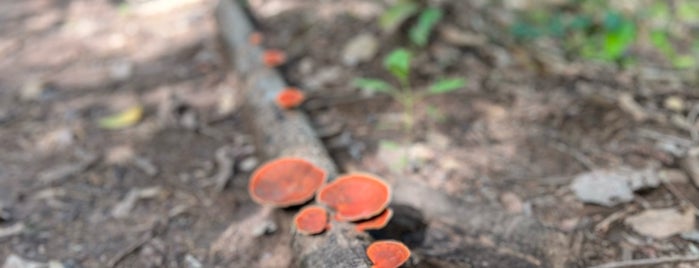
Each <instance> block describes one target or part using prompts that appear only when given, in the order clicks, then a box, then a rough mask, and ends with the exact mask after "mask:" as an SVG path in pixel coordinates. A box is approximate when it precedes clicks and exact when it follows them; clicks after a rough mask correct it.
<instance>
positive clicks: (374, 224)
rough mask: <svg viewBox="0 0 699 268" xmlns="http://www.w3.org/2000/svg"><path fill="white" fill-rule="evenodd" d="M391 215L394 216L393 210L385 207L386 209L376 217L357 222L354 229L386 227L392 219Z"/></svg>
mask: <svg viewBox="0 0 699 268" xmlns="http://www.w3.org/2000/svg"><path fill="white" fill-rule="evenodd" d="M391 217H393V210H392V209H390V208H387V209H384V211H383V212H381V214H379V215H378V216H376V217H373V218H371V219H368V220H365V221H360V222H357V225H355V226H354V229H355V230H357V232H364V231H367V230H379V229H381V228H383V227H385V226H386V224H388V222H389V221H390V220H391Z"/></svg>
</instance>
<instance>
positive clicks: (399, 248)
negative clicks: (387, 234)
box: [366, 240, 410, 268]
mask: <svg viewBox="0 0 699 268" xmlns="http://www.w3.org/2000/svg"><path fill="white" fill-rule="evenodd" d="M366 255H367V257H369V260H371V263H373V264H374V265H373V266H371V267H372V268H397V267H398V266H401V264H403V263H405V262H406V261H408V259H409V258H410V249H408V247H406V246H405V245H403V243H401V242H398V241H392V240H384V241H376V242H374V243H371V245H369V247H368V248H367V249H366Z"/></svg>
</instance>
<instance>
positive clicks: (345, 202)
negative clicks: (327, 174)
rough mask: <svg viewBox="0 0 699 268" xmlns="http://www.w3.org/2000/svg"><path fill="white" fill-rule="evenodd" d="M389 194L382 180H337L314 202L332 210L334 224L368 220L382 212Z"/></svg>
mask: <svg viewBox="0 0 699 268" xmlns="http://www.w3.org/2000/svg"><path fill="white" fill-rule="evenodd" d="M390 199H391V190H390V188H389V187H388V184H386V183H385V182H384V181H383V180H381V179H378V178H376V177H373V176H371V175H368V174H348V175H344V176H341V177H338V178H337V179H336V180H335V181H333V182H332V183H330V184H327V185H325V186H324V187H323V188H322V189H321V190H320V192H318V197H317V200H318V202H320V203H323V204H325V205H327V206H328V207H331V208H333V209H334V210H335V212H336V213H335V219H337V220H338V221H358V220H366V219H370V218H372V217H374V216H376V215H378V214H379V213H381V212H383V211H384V209H385V208H386V206H388V203H389V201H390Z"/></svg>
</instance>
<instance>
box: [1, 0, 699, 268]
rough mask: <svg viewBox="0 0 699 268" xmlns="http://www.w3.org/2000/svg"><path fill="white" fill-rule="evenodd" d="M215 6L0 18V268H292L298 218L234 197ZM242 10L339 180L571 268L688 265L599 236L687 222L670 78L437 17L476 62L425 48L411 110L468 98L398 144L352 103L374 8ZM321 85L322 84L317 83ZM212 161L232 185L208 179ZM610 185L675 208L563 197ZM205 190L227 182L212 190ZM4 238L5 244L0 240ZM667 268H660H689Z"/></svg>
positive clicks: (247, 146) (245, 157)
mask: <svg viewBox="0 0 699 268" xmlns="http://www.w3.org/2000/svg"><path fill="white" fill-rule="evenodd" d="M215 2H216V1H209V0H174V1H166V0H152V1H107V0H100V1H94V0H82V1H81V0H73V1H69V0H60V1H48V0H26V1H3V2H0V151H2V152H3V153H0V260H6V259H9V257H10V256H11V255H14V256H20V257H21V258H22V259H26V260H31V261H36V262H49V261H54V262H58V263H61V264H62V265H63V267H109V266H114V267H288V266H289V263H290V260H291V256H290V254H291V253H290V251H289V247H288V245H289V240H290V235H289V233H288V231H287V230H288V229H289V228H290V226H289V223H288V222H289V219H290V218H291V217H292V215H293V213H294V211H293V210H285V211H282V213H280V214H278V215H277V216H276V218H273V219H272V220H273V221H272V222H270V221H269V219H268V218H266V216H265V215H264V211H263V212H260V211H259V210H256V208H257V205H255V204H254V203H253V202H252V201H251V200H250V198H249V197H248V195H247V192H246V184H247V182H246V180H247V177H248V175H249V172H250V170H251V167H249V166H247V165H252V166H254V164H255V161H256V160H257V159H256V158H255V148H254V147H253V145H252V137H250V135H249V134H248V133H247V130H246V128H245V125H246V124H245V122H243V118H242V117H241V116H240V115H239V114H238V103H237V100H238V99H239V98H238V96H237V95H236V92H238V90H237V89H238V87H239V85H238V84H237V83H236V78H235V75H234V73H233V71H231V70H230V68H229V67H228V66H227V65H226V62H225V60H224V59H225V56H224V55H223V54H222V53H221V49H220V45H219V42H218V36H217V29H216V25H215V18H214V15H213V10H214V7H215V4H216V3H215ZM248 2H249V3H250V7H251V10H252V13H253V14H254V15H255V17H256V18H257V20H258V21H257V22H258V24H259V25H258V26H259V28H260V31H261V32H262V33H263V35H264V45H265V46H266V47H271V48H279V49H283V50H285V51H286V52H287V53H288V54H289V56H290V57H289V58H290V61H289V62H288V63H287V64H286V65H285V66H283V67H282V68H281V70H282V71H283V74H284V75H285V76H286V78H287V80H288V82H289V83H290V84H292V85H296V86H299V87H300V88H302V89H304V90H307V92H308V93H309V95H310V96H311V97H312V98H317V99H319V100H320V101H319V103H320V104H322V106H324V108H322V109H321V108H318V107H311V106H310V105H307V107H306V110H307V112H309V114H311V115H312V119H313V120H314V122H316V123H317V127H318V130H319V132H324V131H326V130H328V129H330V130H329V131H328V133H326V134H327V135H324V137H325V139H324V141H325V142H326V145H327V147H328V148H329V150H330V151H331V153H332V155H333V157H334V158H335V160H336V161H337V162H338V163H339V165H340V167H341V169H342V170H343V171H357V170H360V171H363V172H370V173H374V174H377V175H379V176H382V177H383V178H385V179H386V180H388V181H389V182H395V181H398V180H404V179H413V180H421V181H423V182H425V183H426V184H427V185H429V186H430V187H433V188H434V189H437V190H439V191H442V192H445V193H448V194H450V195H451V196H454V197H457V198H460V199H463V200H466V201H468V203H469V204H474V205H478V204H483V205H493V204H496V205H498V206H500V207H501V208H502V209H503V210H507V211H511V212H512V213H523V214H528V215H532V216H533V217H535V218H537V219H538V220H539V221H541V222H542V223H544V224H545V225H546V226H548V227H550V228H554V229H557V230H561V231H563V232H564V233H565V234H566V236H568V237H569V239H570V247H571V249H573V253H574V254H575V255H576V256H580V259H579V261H578V262H577V263H574V264H571V266H573V267H577V266H579V267H586V266H591V265H598V264H602V263H607V262H611V261H618V260H627V259H632V258H633V259H637V258H655V257H662V256H674V255H685V254H689V253H692V252H695V251H696V250H697V248H696V245H695V244H693V243H692V242H690V241H687V240H683V239H681V238H679V237H676V236H675V237H672V238H669V239H661V240H653V239H649V238H647V237H644V236H643V235H640V234H638V233H635V232H634V231H633V230H631V229H630V228H628V227H627V226H624V224H623V223H622V220H615V221H612V223H611V225H610V226H609V229H608V230H606V231H602V232H600V231H599V225H600V223H601V222H603V221H604V220H605V219H608V218H609V217H610V216H614V215H618V214H619V213H622V212H624V211H629V212H628V213H627V214H630V213H635V212H639V211H641V210H642V209H646V208H666V207H677V208H679V207H681V205H682V204H683V203H685V202H689V203H690V204H694V205H695V206H696V204H698V202H699V191H697V189H696V188H695V187H694V186H692V185H691V184H690V183H689V179H688V178H687V176H686V174H684V173H685V171H684V170H681V168H682V166H681V165H680V164H679V162H680V159H679V158H678V157H677V156H675V155H673V154H672V153H671V152H669V151H668V150H665V149H663V147H661V146H659V144H661V145H662V144H663V143H664V142H667V139H669V138H668V137H678V138H679V139H681V140H689V141H690V142H691V143H692V144H694V143H696V141H695V140H693V139H692V137H691V135H690V134H691V133H690V132H688V131H687V130H684V129H679V128H678V127H677V126H675V125H673V124H672V123H671V120H669V119H668V118H671V117H672V115H673V112H672V111H669V110H668V109H665V108H664V107H663V105H662V103H663V101H664V100H665V98H666V97H668V96H680V97H682V98H684V99H686V101H687V102H688V104H690V105H688V106H690V107H691V106H692V105H693V104H694V103H696V94H693V93H692V92H691V91H690V87H689V85H687V84H684V83H682V82H677V81H681V80H678V78H677V77H676V76H674V75H672V74H671V75H668V76H662V77H660V79H658V78H657V76H656V78H655V79H645V78H644V76H643V75H641V74H639V73H634V72H629V71H620V70H616V69H613V68H612V69H611V71H610V69H609V68H608V67H604V66H603V67H600V66H598V65H595V64H591V63H580V62H573V63H569V64H567V65H564V66H563V67H561V66H560V65H557V64H558V63H559V62H562V61H563V60H554V61H553V62H551V61H549V60H548V59H542V58H540V57H539V56H540V55H539V54H540V53H537V52H536V50H535V49H533V48H532V47H529V46H527V45H524V44H515V43H511V42H510V41H509V40H507V38H504V37H501V36H497V35H495V34H493V35H490V34H492V33H491V32H483V31H484V28H483V27H484V26H482V24H483V22H482V21H481V22H480V23H479V22H477V20H478V19H474V20H468V19H465V18H466V17H470V18H481V19H482V17H484V16H485V17H487V15H488V14H490V13H488V12H502V11H500V10H492V9H489V8H490V7H483V6H477V5H475V4H472V3H469V2H467V1H452V2H453V3H450V4H449V5H448V12H447V15H446V17H445V18H444V20H443V23H442V24H443V25H452V26H456V27H459V28H462V29H469V31H471V32H474V33H477V34H481V35H484V36H487V37H488V38H487V40H489V41H490V42H489V43H486V44H483V45H469V46H457V45H455V44H453V43H450V42H449V41H448V40H445V38H444V36H443V35H438V34H436V35H435V36H433V39H432V40H431V42H430V44H429V46H428V47H427V48H424V49H421V50H419V53H418V54H417V55H416V60H415V64H414V67H415V69H414V75H413V76H412V81H411V82H412V84H413V85H415V86H416V88H418V90H420V88H424V87H425V86H426V85H427V84H428V83H429V82H431V81H433V80H434V79H435V78H437V77H453V76H458V77H462V78H466V79H468V81H469V83H468V85H467V87H466V88H465V89H464V90H461V91H458V92H455V93H450V94H448V95H440V96H431V97H428V98H426V99H425V100H423V101H421V102H419V103H418V106H417V109H416V115H415V118H416V125H415V127H414V132H413V133H407V132H406V131H404V129H403V126H402V124H401V121H400V118H401V115H402V110H401V107H400V106H399V105H398V104H397V103H396V102H394V101H392V100H391V99H390V98H387V97H385V96H381V95H376V94H367V93H366V92H362V91H359V90H358V89H356V88H355V87H354V86H352V80H353V79H354V78H357V77H378V78H384V79H387V80H389V79H390V77H389V75H388V73H386V72H385V71H384V70H383V69H382V66H381V60H379V59H380V58H381V55H385V54H386V53H387V52H388V51H390V50H391V49H392V48H394V47H397V46H400V45H401V44H405V43H407V40H406V38H405V37H404V36H405V34H404V31H402V30H405V29H402V30H401V31H399V32H396V33H392V34H386V33H382V32H381V30H379V29H378V28H377V26H376V23H375V17H376V16H377V14H378V13H379V12H380V10H381V9H382V7H383V5H382V3H378V1H349V0H344V1H320V0H306V1H282V0H255V1H248ZM474 2H478V1H474ZM483 10H485V12H483V13H482V15H474V14H480V12H481V11H483ZM457 14H460V15H457ZM486 24H488V23H486ZM493 25H497V24H493ZM493 27H496V26H493ZM359 33H373V34H374V35H375V36H377V37H378V38H379V40H380V42H379V43H380V48H379V51H378V52H377V55H379V56H377V57H376V59H375V60H371V61H368V62H365V63H360V64H359V65H357V66H347V65H344V64H343V63H342V61H341V60H340V59H341V53H342V48H343V47H344V46H345V44H346V43H347V42H348V41H349V40H350V39H351V38H353V37H354V36H356V35H357V34H359ZM444 55H447V56H444ZM450 59H455V60H450ZM658 69H660V68H658ZM324 70H335V71H333V72H331V74H328V73H327V72H326V74H324V76H325V77H322V76H323V75H320V74H321V73H322V71H324ZM661 74H664V72H661ZM328 76H330V78H328ZM668 81H670V82H668ZM678 83H679V84H678ZM626 93H627V94H630V95H631V96H633V97H634V100H636V101H638V102H639V103H641V105H642V106H643V107H645V108H646V109H647V110H646V113H648V114H650V115H649V117H651V118H665V119H666V120H665V121H663V120H661V119H657V120H656V119H648V120H636V119H634V117H633V115H632V113H631V112H629V110H628V109H627V108H624V107H621V105H619V104H618V99H617V96H619V95H622V94H626ZM309 104H310V102H309ZM134 105H140V106H142V107H144V109H145V115H144V116H143V118H142V119H141V120H140V121H139V122H138V123H136V124H135V125H133V126H129V127H126V128H124V129H120V130H109V129H104V128H101V127H100V126H99V124H98V123H97V122H98V121H99V119H100V118H102V117H104V116H107V115H110V114H113V113H118V112H119V111H123V110H125V109H127V108H129V107H133V106H134ZM687 112H688V111H684V112H682V115H686V114H687ZM328 122H334V123H337V122H339V123H340V124H341V127H340V128H332V126H331V125H329V124H328ZM644 133H645V134H644ZM648 133H651V134H652V135H651V134H648ZM217 155H220V156H218V157H217ZM405 155H408V157H407V158H406V157H404V156H405ZM221 159H223V161H224V162H225V161H230V162H232V163H234V166H235V168H234V169H233V170H228V171H220V170H219V169H220V167H221V166H225V163H223V162H222V160H221ZM258 162H259V161H258ZM621 166H631V167H634V168H639V169H641V168H646V167H653V168H656V169H660V170H664V171H673V172H676V173H677V174H681V175H680V177H681V179H679V180H678V181H675V182H673V183H672V184H673V185H674V186H675V188H677V189H678V190H679V192H680V193H681V196H679V195H678V194H677V193H674V192H672V191H670V190H668V189H669V188H667V187H658V188H655V189H650V190H647V191H643V192H640V193H637V194H636V197H635V200H634V202H631V203H628V204H623V205H617V206H614V207H602V206H595V205H589V204H583V203H582V202H581V201H579V200H578V199H577V198H576V196H575V195H574V194H573V193H572V191H571V190H570V189H569V184H570V182H571V181H572V180H573V178H574V176H575V175H576V174H579V173H582V172H586V171H590V170H596V169H603V168H608V169H615V168H618V167H621ZM219 172H231V174H228V175H229V176H224V177H227V178H229V182H228V184H227V186H228V187H226V188H225V189H222V190H221V189H220V188H219V187H218V186H217V185H216V184H217V183H218V182H217V180H216V177H217V174H218V173H219ZM682 178H683V179H682ZM139 194H140V195H141V198H136V201H135V202H134V203H133V204H132V205H133V206H132V207H129V208H128V209H126V212H125V213H121V212H118V209H117V208H119V207H120V206H124V204H125V203H128V202H125V201H128V199H129V196H133V195H139ZM127 205H128V204H127ZM115 211H117V212H115ZM474 217H477V215H474ZM621 217H622V219H623V216H621ZM260 226H263V227H264V228H263V229H260V228H261V227H260ZM13 228H20V229H21V231H19V232H16V233H12V234H8V235H4V236H3V235H2V233H3V231H4V230H11V229H13ZM252 233H254V235H252V236H251V234H252ZM221 237H227V238H228V239H230V238H231V237H232V238H233V239H234V240H225V241H222V240H221ZM465 251H466V252H468V253H469V254H473V252H477V251H478V250H470V251H469V250H465ZM481 257H482V256H481ZM472 259H475V260H480V257H472ZM0 263H2V262H0ZM682 265H687V264H678V265H677V266H671V265H666V266H656V267H692V266H682Z"/></svg>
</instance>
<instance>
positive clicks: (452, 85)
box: [427, 78, 466, 94]
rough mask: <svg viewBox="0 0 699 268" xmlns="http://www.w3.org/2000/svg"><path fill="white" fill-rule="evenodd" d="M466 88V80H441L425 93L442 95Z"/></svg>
mask: <svg viewBox="0 0 699 268" xmlns="http://www.w3.org/2000/svg"><path fill="white" fill-rule="evenodd" d="M464 86H466V80H465V79H461V78H451V79H442V80H439V81H437V82H436V83H434V84H432V86H430V87H429V88H428V89H427V91H428V92H429V93H430V94H444V93H449V92H452V91H454V90H457V89H460V88H463V87H464Z"/></svg>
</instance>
